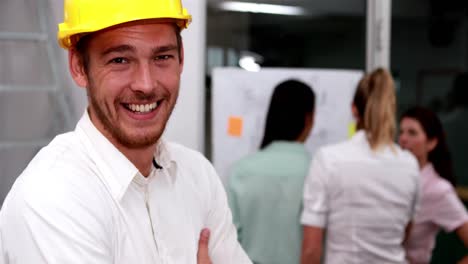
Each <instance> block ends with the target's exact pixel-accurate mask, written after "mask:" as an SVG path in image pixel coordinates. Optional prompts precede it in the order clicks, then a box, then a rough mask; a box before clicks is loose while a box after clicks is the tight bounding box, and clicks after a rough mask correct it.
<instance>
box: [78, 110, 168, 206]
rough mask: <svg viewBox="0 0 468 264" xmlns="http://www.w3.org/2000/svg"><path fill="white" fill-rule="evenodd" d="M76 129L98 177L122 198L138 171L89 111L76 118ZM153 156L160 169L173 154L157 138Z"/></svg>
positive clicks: (164, 167) (113, 192)
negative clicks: (101, 129)
mask: <svg viewBox="0 0 468 264" xmlns="http://www.w3.org/2000/svg"><path fill="white" fill-rule="evenodd" d="M75 132H76V133H77V134H78V135H79V137H80V139H81V140H82V141H83V143H84V146H85V147H86V149H87V151H88V153H89V154H90V155H91V159H92V162H93V163H94V164H95V165H96V167H97V169H98V170H99V172H100V173H98V175H99V177H100V178H101V180H103V181H104V183H105V184H106V185H107V187H108V188H109V189H110V192H111V193H112V195H113V196H114V198H115V199H117V200H119V201H120V199H122V197H123V196H124V194H125V192H126V191H127V189H128V187H129V186H130V184H131V182H132V180H133V179H134V178H135V176H137V175H139V174H140V172H139V171H138V169H137V168H136V167H135V165H133V163H132V162H131V161H130V160H128V159H127V157H125V155H124V154H122V153H121V152H120V151H119V150H118V149H117V148H116V147H115V146H114V145H113V144H112V143H111V142H110V141H109V140H108V139H107V138H106V137H105V136H104V135H103V134H102V133H101V132H100V131H99V130H98V129H97V128H96V127H95V126H94V124H93V123H92V122H91V119H90V117H89V114H88V111H85V113H84V114H83V116H82V117H81V119H80V121H79V122H78V124H77V126H76V129H75ZM156 149H157V150H156V152H155V154H154V158H155V159H156V161H157V162H158V164H159V165H161V166H162V167H163V169H166V168H170V167H171V165H172V163H173V162H172V158H171V156H170V154H169V151H168V150H167V144H166V143H165V142H164V141H163V140H160V141H159V142H158V144H157V147H156Z"/></svg>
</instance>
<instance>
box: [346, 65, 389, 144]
mask: <svg viewBox="0 0 468 264" xmlns="http://www.w3.org/2000/svg"><path fill="white" fill-rule="evenodd" d="M353 104H354V106H355V107H356V109H357V112H358V115H359V120H358V124H357V125H358V129H364V130H365V132H366V135H367V139H368V140H369V144H370V146H371V148H372V149H373V150H377V149H379V148H381V147H384V146H385V145H391V144H392V143H393V140H394V138H395V133H396V121H395V114H396V97H395V85H394V82H393V78H392V75H391V74H390V72H389V71H387V70H385V69H382V68H379V69H377V70H374V71H373V72H371V73H370V74H366V75H365V76H364V77H363V78H362V79H361V81H360V82H359V84H358V87H357V90H356V94H355V95H354V100H353Z"/></svg>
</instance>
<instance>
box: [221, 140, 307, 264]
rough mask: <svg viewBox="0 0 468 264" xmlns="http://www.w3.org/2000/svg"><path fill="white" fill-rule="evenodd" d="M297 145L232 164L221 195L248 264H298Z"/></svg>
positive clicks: (303, 161) (301, 159)
mask: <svg viewBox="0 0 468 264" xmlns="http://www.w3.org/2000/svg"><path fill="white" fill-rule="evenodd" d="M309 162H310V157H309V154H308V152H307V151H306V149H305V147H304V145H303V144H300V143H295V142H288V141H275V142H273V143H271V144H270V145H268V146H267V147H266V148H264V149H263V150H261V151H259V152H257V153H255V154H252V155H250V156H247V157H246V158H244V159H242V160H240V161H238V162H237V163H235V164H234V165H233V167H232V169H231V173H230V175H229V179H228V186H227V193H228V197H229V205H230V206H231V209H232V214H233V220H234V224H235V225H236V227H237V232H238V235H239V242H240V243H241V245H242V247H243V248H244V249H245V251H246V252H247V255H249V257H250V258H251V260H252V261H253V262H254V263H256V264H257V263H258V264H275V263H278V264H285V263H299V260H300V254H301V243H302V227H301V224H300V222H299V218H300V214H301V211H302V192H303V184H304V179H305V176H306V174H307V171H308V169H309Z"/></svg>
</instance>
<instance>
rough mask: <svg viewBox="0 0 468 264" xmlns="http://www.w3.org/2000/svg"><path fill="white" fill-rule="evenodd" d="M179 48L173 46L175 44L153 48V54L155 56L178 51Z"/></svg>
mask: <svg viewBox="0 0 468 264" xmlns="http://www.w3.org/2000/svg"><path fill="white" fill-rule="evenodd" d="M178 48H179V47H178V46H177V45H173V44H170V45H164V46H159V47H156V48H153V49H152V53H153V54H158V53H161V52H166V51H172V50H177V49H178Z"/></svg>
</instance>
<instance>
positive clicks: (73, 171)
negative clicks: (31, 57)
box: [0, 0, 251, 264]
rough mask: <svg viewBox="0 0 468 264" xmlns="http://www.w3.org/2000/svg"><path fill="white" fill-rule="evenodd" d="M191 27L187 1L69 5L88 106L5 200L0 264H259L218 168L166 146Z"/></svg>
mask: <svg viewBox="0 0 468 264" xmlns="http://www.w3.org/2000/svg"><path fill="white" fill-rule="evenodd" d="M190 19H191V17H190V15H189V14H188V13H187V11H186V10H185V9H184V8H182V5H181V3H180V0H133V1H128V0H100V1H96V0H68V1H65V21H64V23H62V24H60V25H59V32H58V38H59V43H60V45H61V46H62V47H64V48H65V49H67V50H68V52H69V69H70V73H71V75H72V77H73V79H74V81H75V82H76V84H77V85H78V86H80V87H83V88H84V89H86V91H87V94H88V101H89V106H88V108H87V111H85V113H84V115H83V117H82V118H81V120H80V121H79V122H78V124H77V126H76V129H75V130H74V131H72V132H69V133H66V134H63V135H59V136H57V137H56V138H55V139H54V140H53V141H52V142H51V143H50V144H49V145H48V146H46V147H45V148H43V149H42V150H41V151H40V152H39V153H38V154H37V155H36V157H34V159H33V160H32V161H31V163H30V164H29V165H28V167H27V168H26V169H25V170H24V172H23V173H22V174H21V175H20V176H19V177H18V179H17V181H16V182H15V184H14V186H13V187H12V189H11V191H10V193H9V194H8V196H7V198H6V200H5V202H4V204H3V207H2V210H1V212H0V242H1V243H0V250H1V256H0V263H10V264H13V263H34V264H41V263H67V264H69V263H93V264H104V263H106V264H107V263H109V264H110V263H115V264H129V263H139V264H145V263H148V264H155V263H168V264H172V263H183V264H190V263H198V264H202V263H203V264H207V263H210V261H212V262H213V263H215V264H216V263H222V264H225V263H233V264H234V263H235V264H243V263H251V262H250V260H249V259H248V257H247V256H246V255H245V253H244V251H243V250H242V248H241V247H240V245H239V244H238V242H237V237H236V230H235V228H234V226H233V224H232V219H231V211H230V210H229V207H228V205H227V200H226V195H225V192H224V189H223V187H222V184H221V182H220V180H219V177H218V176H217V175H216V172H215V170H214V169H213V167H212V166H211V164H210V163H209V162H208V161H207V160H206V159H205V158H204V157H203V156H202V155H201V154H199V153H197V152H195V151H192V150H189V149H187V148H185V147H183V146H180V145H178V144H175V143H170V142H165V141H164V140H162V139H161V135H162V133H163V131H164V128H165V126H166V123H167V121H168V119H169V117H170V115H171V112H172V110H173V108H174V105H175V103H176V100H177V96H178V91H179V83H180V75H181V73H182V68H183V65H184V55H183V54H184V52H183V44H182V40H181V36H180V31H181V30H182V29H183V28H185V27H187V26H188V24H189V22H190ZM208 241H209V242H208Z"/></svg>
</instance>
